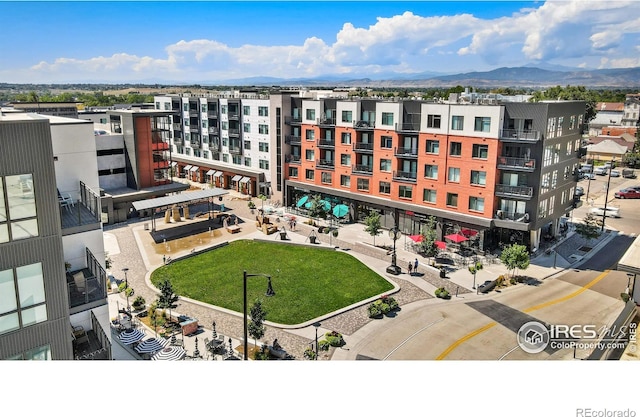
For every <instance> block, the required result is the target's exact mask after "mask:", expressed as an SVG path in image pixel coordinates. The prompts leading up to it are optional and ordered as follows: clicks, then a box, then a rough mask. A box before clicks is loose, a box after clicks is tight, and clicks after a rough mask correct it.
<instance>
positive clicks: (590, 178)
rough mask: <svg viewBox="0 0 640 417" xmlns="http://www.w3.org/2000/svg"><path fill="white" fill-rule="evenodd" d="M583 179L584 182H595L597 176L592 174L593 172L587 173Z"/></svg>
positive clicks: (583, 175)
mask: <svg viewBox="0 0 640 417" xmlns="http://www.w3.org/2000/svg"><path fill="white" fill-rule="evenodd" d="M582 179H583V180H595V179H596V174H594V173H592V172H587V173H584V174H582Z"/></svg>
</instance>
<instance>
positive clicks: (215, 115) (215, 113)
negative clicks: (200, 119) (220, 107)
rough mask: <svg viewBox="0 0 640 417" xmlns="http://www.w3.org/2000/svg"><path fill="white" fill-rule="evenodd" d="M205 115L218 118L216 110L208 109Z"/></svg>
mask: <svg viewBox="0 0 640 417" xmlns="http://www.w3.org/2000/svg"><path fill="white" fill-rule="evenodd" d="M207 117H211V118H213V119H217V118H218V112H217V111H208V112H207Z"/></svg>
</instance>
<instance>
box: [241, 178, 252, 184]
mask: <svg viewBox="0 0 640 417" xmlns="http://www.w3.org/2000/svg"><path fill="white" fill-rule="evenodd" d="M249 181H251V178H249V177H242V179H241V180H240V182H241V183H245V182H249Z"/></svg>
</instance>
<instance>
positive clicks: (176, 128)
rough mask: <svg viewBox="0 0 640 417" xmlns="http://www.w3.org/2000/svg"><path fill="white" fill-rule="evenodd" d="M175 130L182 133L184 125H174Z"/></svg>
mask: <svg viewBox="0 0 640 417" xmlns="http://www.w3.org/2000/svg"><path fill="white" fill-rule="evenodd" d="M173 130H178V131H182V123H174V124H173Z"/></svg>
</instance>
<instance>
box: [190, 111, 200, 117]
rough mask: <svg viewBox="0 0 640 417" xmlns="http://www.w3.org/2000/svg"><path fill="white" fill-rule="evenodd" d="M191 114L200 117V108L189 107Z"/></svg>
mask: <svg viewBox="0 0 640 417" xmlns="http://www.w3.org/2000/svg"><path fill="white" fill-rule="evenodd" d="M189 116H193V117H198V116H200V112H199V111H198V109H189Z"/></svg>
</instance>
